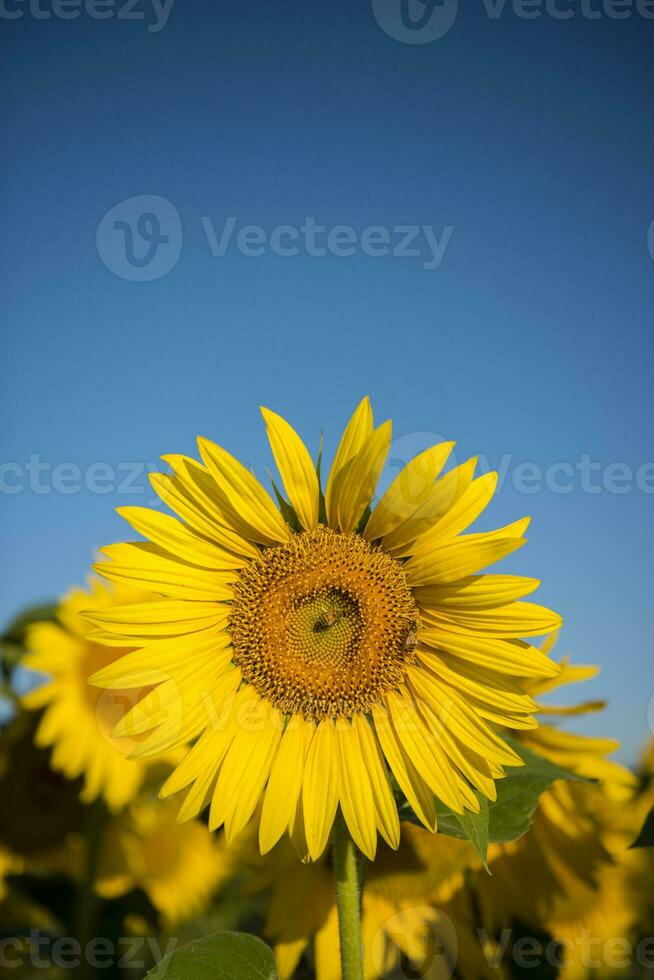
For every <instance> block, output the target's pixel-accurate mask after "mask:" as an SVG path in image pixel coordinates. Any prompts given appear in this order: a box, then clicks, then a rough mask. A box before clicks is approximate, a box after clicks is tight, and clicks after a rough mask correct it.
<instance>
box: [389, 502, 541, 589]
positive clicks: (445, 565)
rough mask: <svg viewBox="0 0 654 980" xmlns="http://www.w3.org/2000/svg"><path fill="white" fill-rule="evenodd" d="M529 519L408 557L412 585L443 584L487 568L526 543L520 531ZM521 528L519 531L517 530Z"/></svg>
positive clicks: (408, 569) (458, 539)
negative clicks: (416, 556)
mask: <svg viewBox="0 0 654 980" xmlns="http://www.w3.org/2000/svg"><path fill="white" fill-rule="evenodd" d="M528 523H529V522H528V520H527V519H526V518H525V520H523V521H518V522H516V524H512V525H510V527H508V528H500V529H499V530H498V531H489V532H488V533H487V534H469V535H465V536H463V537H460V538H455V539H454V540H450V541H448V542H446V543H444V544H442V545H440V547H434V548H433V549H432V550H431V551H429V552H427V553H425V554H423V555H421V556H420V557H418V558H409V560H408V561H407V562H406V564H405V566H404V568H405V571H406V575H407V581H408V582H409V584H410V585H441V584H445V583H447V582H453V581H454V580H456V579H460V578H464V577H465V576H466V575H470V574H471V573H472V572H476V571H479V570H480V569H482V568H486V566H487V565H492V564H493V563H494V562H496V561H500V560H501V559H502V558H506V557H507V555H510V554H512V553H513V552H514V551H517V549H518V548H521V547H522V546H523V545H524V544H525V543H526V538H523V537H522V536H521V534H522V533H523V532H524V531H525V530H526V528H527V524H528ZM517 529H520V532H521V533H520V534H517V533H514V532H515V531H516V530H517Z"/></svg>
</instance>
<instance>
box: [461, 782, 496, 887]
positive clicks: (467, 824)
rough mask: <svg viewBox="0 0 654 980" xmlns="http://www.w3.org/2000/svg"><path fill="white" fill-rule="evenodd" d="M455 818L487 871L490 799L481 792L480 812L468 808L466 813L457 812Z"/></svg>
mask: <svg viewBox="0 0 654 980" xmlns="http://www.w3.org/2000/svg"><path fill="white" fill-rule="evenodd" d="M455 819H456V821H457V823H458V824H459V826H460V827H461V829H462V830H463V832H464V834H465V835H466V837H467V838H468V840H469V841H470V843H471V844H472V846H473V847H474V849H475V851H476V852H477V854H478V855H479V857H480V858H481V860H482V863H483V865H484V867H485V868H486V871H488V837H489V824H490V811H489V807H488V800H487V799H486V797H485V796H482V795H481V794H479V813H471V812H470V811H469V810H467V811H465V813H457V814H455Z"/></svg>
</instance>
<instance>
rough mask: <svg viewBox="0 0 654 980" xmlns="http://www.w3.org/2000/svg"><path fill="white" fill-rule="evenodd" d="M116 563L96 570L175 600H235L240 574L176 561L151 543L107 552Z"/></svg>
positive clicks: (127, 545)
mask: <svg viewBox="0 0 654 980" xmlns="http://www.w3.org/2000/svg"><path fill="white" fill-rule="evenodd" d="M103 552H104V554H105V555H107V557H109V558H112V559H113V560H112V561H108V562H99V563H98V564H97V565H94V566H93V569H94V571H96V572H97V573H98V575H101V576H102V577H103V578H106V579H108V580H109V581H110V582H117V583H119V584H121V583H122V584H124V585H130V586H132V587H133V588H135V589H142V590H143V591H144V592H158V593H159V594H161V595H165V596H168V597H170V598H171V599H188V600H190V601H194V600H200V601H205V602H210V601H212V600H214V601H216V602H219V601H221V600H226V599H231V598H232V595H233V591H234V590H233V588H232V586H231V584H230V582H233V581H234V579H235V578H236V576H237V573H236V572H215V571H212V570H209V569H205V568H196V567H195V566H193V565H188V564H187V563H185V562H178V561H173V560H171V559H170V557H168V556H166V554H165V552H160V551H159V549H158V548H157V546H156V545H148V543H147V542H137V543H135V544H117V545H113V546H111V545H110V546H109V547H107V548H104V549H103Z"/></svg>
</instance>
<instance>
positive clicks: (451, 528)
mask: <svg viewBox="0 0 654 980" xmlns="http://www.w3.org/2000/svg"><path fill="white" fill-rule="evenodd" d="M496 487H497V473H486V474H485V475H484V476H480V477H479V478H478V479H477V480H473V481H472V483H471V484H470V486H469V487H468V488H467V489H466V490H465V492H464V493H462V494H461V496H460V497H459V499H458V500H457V501H456V502H455V503H454V504H453V505H452V507H450V508H449V510H448V511H447V512H446V513H445V514H443V516H442V517H440V518H439V519H438V520H437V521H436V522H435V523H434V524H433V526H432V527H431V528H430V529H429V531H425V533H424V534H421V535H420V537H419V538H418V539H417V540H416V541H415V543H414V544H413V546H412V548H411V553H412V554H413V555H415V556H416V557H420V556H421V555H424V554H426V553H428V552H429V551H431V550H432V549H433V547H434V545H435V544H436V543H442V542H443V541H444V540H446V539H447V538H451V537H454V535H456V534H460V533H461V531H465V530H466V528H468V527H470V525H471V524H472V523H473V522H474V521H475V520H476V519H477V518H478V517H479V515H480V514H481V513H482V511H484V510H485V508H486V507H487V506H488V504H489V503H490V501H491V500H492V497H493V494H494V493H495V488H496Z"/></svg>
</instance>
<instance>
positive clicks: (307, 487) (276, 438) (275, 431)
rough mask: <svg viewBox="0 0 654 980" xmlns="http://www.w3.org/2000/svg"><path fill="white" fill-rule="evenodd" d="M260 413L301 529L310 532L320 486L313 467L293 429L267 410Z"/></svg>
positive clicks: (314, 518)
mask: <svg viewBox="0 0 654 980" xmlns="http://www.w3.org/2000/svg"><path fill="white" fill-rule="evenodd" d="M261 414H262V415H263V418H264V421H265V423H266V429H267V431H268V439H269V440H270V447H271V449H272V452H273V456H274V457H275V462H276V463H277V469H278V470H279V472H280V475H281V478H282V482H283V484H284V488H285V490H286V493H287V495H288V499H289V500H290V502H291V506H292V507H293V509H294V511H295V513H296V514H297V516H298V519H299V521H300V524H301V525H302V527H303V528H304V529H305V530H306V531H311V530H313V528H315V527H317V525H318V503H319V498H320V487H319V485H318V474H317V473H316V467H315V465H314V463H313V461H312V459H311V456H310V455H309V452H308V450H307V448H306V446H305V445H304V443H303V442H302V440H301V439H300V437H299V436H298V434H297V432H296V431H295V429H293V428H292V427H291V426H290V425H289V424H288V422H287V421H286V420H285V419H283V418H282V417H281V415H277V414H276V413H275V412H271V411H270V409H268V408H262V409H261Z"/></svg>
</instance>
